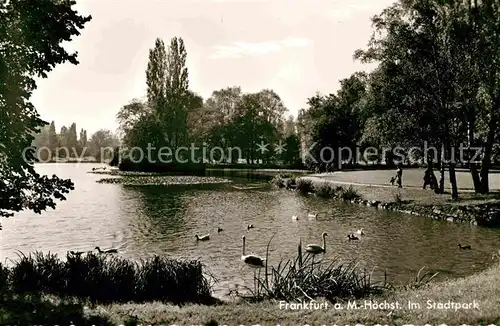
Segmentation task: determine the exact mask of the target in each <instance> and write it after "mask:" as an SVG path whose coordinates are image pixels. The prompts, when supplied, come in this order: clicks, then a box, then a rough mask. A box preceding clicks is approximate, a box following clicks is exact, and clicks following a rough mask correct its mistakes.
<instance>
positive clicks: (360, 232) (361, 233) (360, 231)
mask: <svg viewBox="0 0 500 326" xmlns="http://www.w3.org/2000/svg"><path fill="white" fill-rule="evenodd" d="M356 234H359V235H365V233H364V232H363V229H362V228H361V229H359V230H358V231H356Z"/></svg>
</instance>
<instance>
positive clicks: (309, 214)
mask: <svg viewBox="0 0 500 326" xmlns="http://www.w3.org/2000/svg"><path fill="white" fill-rule="evenodd" d="M318 214H319V213H309V210H307V217H308V218H310V219H317V218H318Z"/></svg>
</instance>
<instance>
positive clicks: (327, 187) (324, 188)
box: [314, 182, 335, 198]
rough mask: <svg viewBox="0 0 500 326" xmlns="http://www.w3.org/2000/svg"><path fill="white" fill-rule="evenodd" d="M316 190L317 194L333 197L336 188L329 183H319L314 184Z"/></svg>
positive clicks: (323, 196)
mask: <svg viewBox="0 0 500 326" xmlns="http://www.w3.org/2000/svg"><path fill="white" fill-rule="evenodd" d="M314 192H315V193H316V196H318V197H322V198H333V197H335V188H334V187H333V186H332V185H331V184H329V183H326V182H324V183H321V184H319V185H317V186H316V185H315V186H314Z"/></svg>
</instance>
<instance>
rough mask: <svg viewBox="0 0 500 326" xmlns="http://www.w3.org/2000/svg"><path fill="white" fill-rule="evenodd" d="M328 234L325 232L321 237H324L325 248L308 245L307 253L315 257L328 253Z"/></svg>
mask: <svg viewBox="0 0 500 326" xmlns="http://www.w3.org/2000/svg"><path fill="white" fill-rule="evenodd" d="M327 235H328V234H327V233H326V232H323V234H322V235H321V236H322V237H323V247H321V246H320V245H317V244H308V245H307V246H306V251H307V252H308V253H310V254H313V255H316V254H319V253H322V252H323V253H325V252H326V236H327Z"/></svg>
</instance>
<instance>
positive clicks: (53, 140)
mask: <svg viewBox="0 0 500 326" xmlns="http://www.w3.org/2000/svg"><path fill="white" fill-rule="evenodd" d="M57 147H59V137H58V136H57V132H56V125H55V123H54V121H52V122H51V123H50V127H49V148H50V152H51V158H52V157H54V156H55V153H56V149H57Z"/></svg>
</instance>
